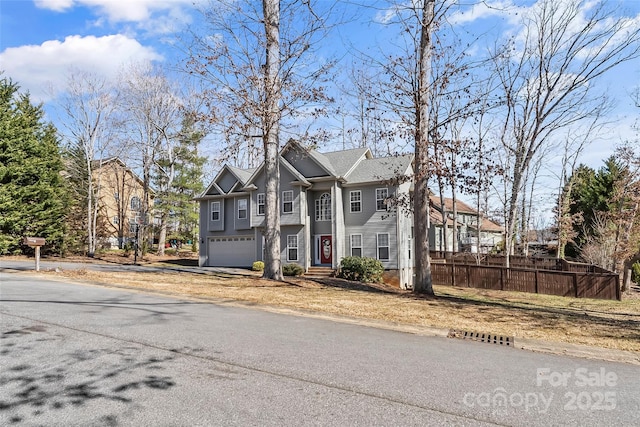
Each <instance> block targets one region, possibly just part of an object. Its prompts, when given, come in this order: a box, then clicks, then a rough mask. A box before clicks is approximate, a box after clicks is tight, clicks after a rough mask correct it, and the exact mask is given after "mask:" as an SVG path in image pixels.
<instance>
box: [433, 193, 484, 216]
mask: <svg viewBox="0 0 640 427" xmlns="http://www.w3.org/2000/svg"><path fill="white" fill-rule="evenodd" d="M429 199H430V200H431V204H432V205H433V206H434V207H435V208H436V209H438V210H440V196H438V195H435V194H431V195H430V196H429ZM444 208H445V210H446V211H447V212H453V199H451V198H448V197H445V198H444ZM456 210H457V211H458V213H466V214H471V215H475V216H477V215H478V211H477V210H475V209H473V208H472V207H471V206H469V205H467V204H466V203H464V202H463V201H462V200H460V199H456Z"/></svg>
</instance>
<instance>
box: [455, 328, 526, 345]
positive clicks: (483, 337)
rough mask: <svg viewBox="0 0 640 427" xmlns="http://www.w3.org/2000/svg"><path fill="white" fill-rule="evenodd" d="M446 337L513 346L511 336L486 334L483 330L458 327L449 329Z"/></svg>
mask: <svg viewBox="0 0 640 427" xmlns="http://www.w3.org/2000/svg"><path fill="white" fill-rule="evenodd" d="M447 337H448V338H460V339H463V340H473V341H480V342H486V343H488V344H500V345H504V346H507V347H513V345H514V339H513V337H503V336H502V335H495V334H487V333H484V332H472V331H461V330H459V329H449V334H448V335H447Z"/></svg>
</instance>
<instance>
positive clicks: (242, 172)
mask: <svg viewBox="0 0 640 427" xmlns="http://www.w3.org/2000/svg"><path fill="white" fill-rule="evenodd" d="M255 170H256V168H249V169H241V168H237V167H235V166H231V165H224V166H223V167H222V169H220V172H218V174H217V175H216V176H215V178H213V180H212V181H211V184H209V186H208V187H207V188H206V189H205V190H204V192H203V193H202V194H201V195H200V197H197V198H196V200H198V199H201V198H203V197H205V196H207V195H209V193H211V191H212V190H213V191H215V192H216V193H218V194H220V195H222V194H226V193H225V191H223V190H222V189H221V188H220V186H218V184H217V182H218V180H219V179H220V178H221V177H222V176H223V175H224V173H225V171H229V173H231V174H232V175H233V176H234V177H235V178H236V180H237V182H236V183H235V184H234V185H233V186H232V187H231V190H230V192H231V191H233V190H234V189H236V188H243V187H245V185H246V184H247V182H248V181H249V178H251V176H252V174H253V172H254V171H255Z"/></svg>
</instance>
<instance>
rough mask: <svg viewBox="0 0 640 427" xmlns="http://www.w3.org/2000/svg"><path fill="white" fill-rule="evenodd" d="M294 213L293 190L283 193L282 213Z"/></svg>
mask: <svg viewBox="0 0 640 427" xmlns="http://www.w3.org/2000/svg"><path fill="white" fill-rule="evenodd" d="M292 212H293V190H287V191H283V192H282V213H292Z"/></svg>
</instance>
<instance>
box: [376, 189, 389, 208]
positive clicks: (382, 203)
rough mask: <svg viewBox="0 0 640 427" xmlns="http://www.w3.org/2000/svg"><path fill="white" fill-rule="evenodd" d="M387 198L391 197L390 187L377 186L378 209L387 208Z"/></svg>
mask: <svg viewBox="0 0 640 427" xmlns="http://www.w3.org/2000/svg"><path fill="white" fill-rule="evenodd" d="M387 198H389V189H388V188H376V210H377V211H386V210H387Z"/></svg>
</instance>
